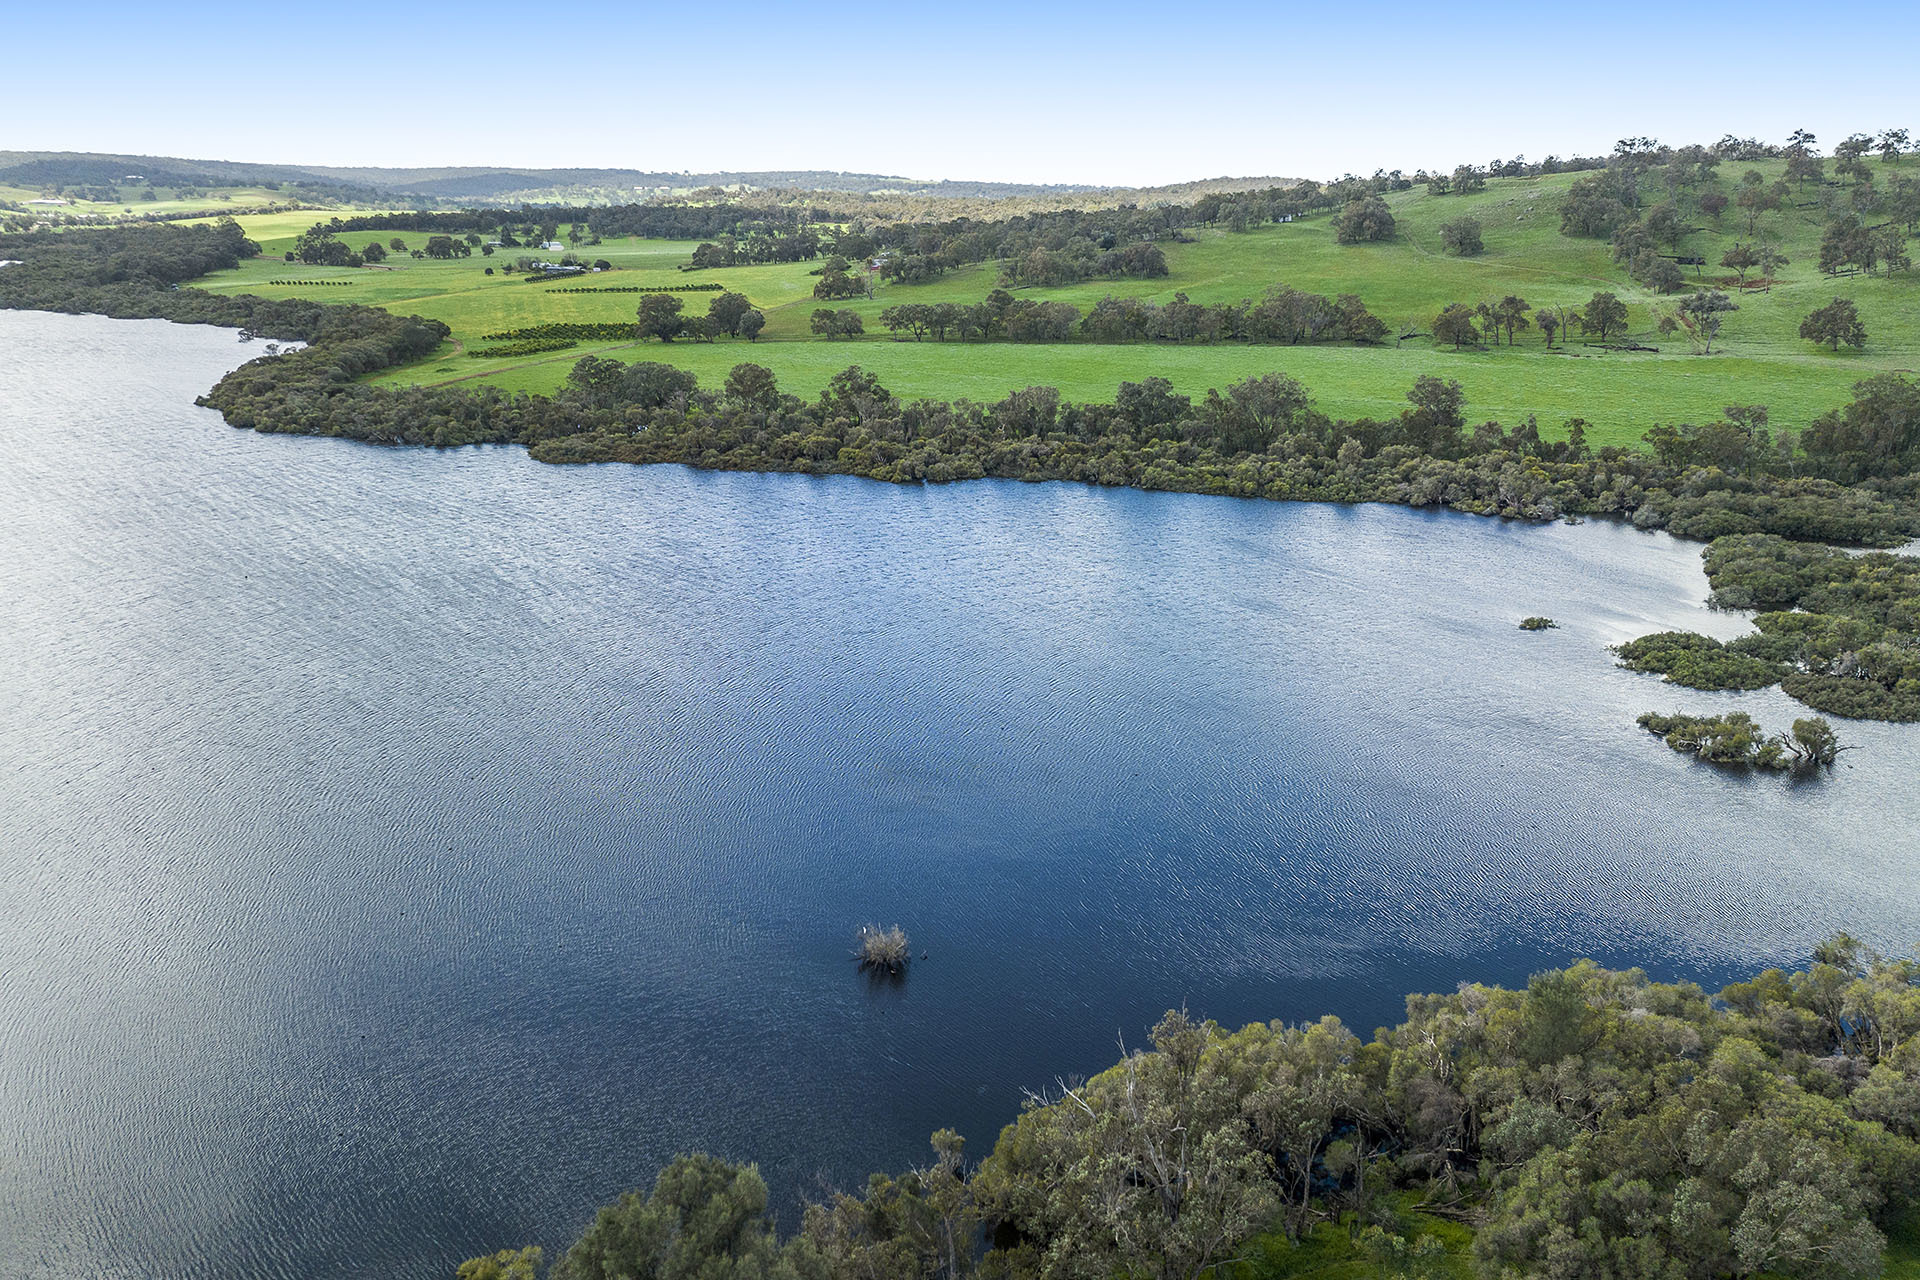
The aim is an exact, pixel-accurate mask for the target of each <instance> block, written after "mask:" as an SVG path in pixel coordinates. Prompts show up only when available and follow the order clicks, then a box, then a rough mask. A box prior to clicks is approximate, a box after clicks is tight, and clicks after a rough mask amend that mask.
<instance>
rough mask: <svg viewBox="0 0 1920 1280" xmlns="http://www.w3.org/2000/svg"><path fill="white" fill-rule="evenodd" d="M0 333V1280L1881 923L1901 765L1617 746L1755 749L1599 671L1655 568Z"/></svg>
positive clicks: (83, 322) (185, 1271)
mask: <svg viewBox="0 0 1920 1280" xmlns="http://www.w3.org/2000/svg"><path fill="white" fill-rule="evenodd" d="M0 350H4V351H5V352H6V353H7V359H6V360H5V361H0V419H3V420H4V424H5V430H4V431H3V432H0V550H3V551H4V554H0V771H3V772H0V788H3V790H0V794H3V795H4V797H5V806H4V807H5V813H6V820H5V823H4V825H3V826H0V973H3V974H4V975H5V981H4V982H0V1027H4V1028H5V1031H4V1033H3V1034H0V1152H4V1153H5V1157H4V1160H0V1243H4V1244H5V1246H6V1247H5V1248H4V1249H3V1250H0V1274H5V1275H21V1276H39V1275H69V1274H90V1275H104V1276H128V1277H132V1276H152V1275H168V1276H172V1275H209V1274H247V1275H258V1276H269V1277H279V1276H284V1277H334V1276H342V1277H344V1276H349V1275H364V1274H392V1275H404V1276H434V1275H446V1274H450V1272H451V1269H452V1267H453V1265H454V1264H455V1263H456V1262H458V1261H459V1260H460V1259H461V1258H464V1257H466V1256H469V1255H471V1254H474V1253H478V1252H481V1251H483V1250H491V1249H494V1248H497V1247H500V1246H502V1245H506V1244H519V1243H526V1242H540V1243H544V1244H546V1245H548V1246H550V1247H553V1246H560V1245H564V1243H565V1242H566V1241H567V1240H568V1239H569V1238H571V1236H572V1235H573V1234H574V1232H575V1231H576V1230H577V1229H578V1228H579V1226H580V1225H582V1224H583V1222H584V1221H585V1219H586V1218H587V1216H588V1215H589V1214H590V1211H591V1208H592V1206H593V1205H595V1204H596V1203H598V1202H600V1201H602V1200H605V1199H609V1198H611V1197H612V1196H614V1195H615V1194H617V1193H618V1192H619V1191H621V1190H622V1189H624V1188H626V1187H628V1186H631V1185H634V1184H636V1183H640V1182H644V1181H646V1180H648V1179H650V1178H651V1176H652V1174H653V1172H654V1170H655V1169H656V1168H657V1167H658V1165H659V1164H660V1163H661V1162H662V1161H663V1160H664V1159H665V1158H666V1157H668V1156H669V1155H671V1154H672V1153H673V1152H675V1151H677V1150H683V1149H688V1148H695V1147H698V1148H704V1149H708V1150H713V1151H716V1152H719V1153H722V1154H725V1155H728V1156H732V1157H736V1158H743V1159H756V1160H758V1161H759V1162H760V1163H761V1165H762V1167H763V1168H764V1169H765V1170H766V1172H767V1173H768V1175H769V1178H770V1180H771V1181H772V1183H773V1184H774V1188H775V1195H776V1201H777V1203H779V1204H780V1205H781V1206H783V1207H785V1208H788V1209H789V1210H790V1208H791V1206H792V1204H793V1203H794V1199H795V1197H796V1196H798V1195H799V1194H801V1193H804V1192H814V1191H817V1190H818V1188H819V1187H820V1185H821V1180H822V1179H825V1180H826V1181H828V1182H831V1183H837V1184H841V1185H849V1184H853V1183H856V1182H857V1181H859V1180H860V1179H861V1178H862V1177H863V1176H864V1174H865V1172H866V1171H867V1170H868V1169H871V1168H879V1167H898V1166H900V1165H902V1164H904V1163H906V1162H908V1161H918V1160H920V1159H921V1158H922V1157H923V1155H924V1154H925V1146H924V1144H925V1140H926V1136H927V1134H928V1133H930V1132H931V1131H932V1130H933V1129H934V1128H935V1127H937V1126H939V1125H942V1124H953V1125H955V1126H956V1127H958V1128H960V1129H961V1130H962V1131H963V1132H964V1133H966V1134H967V1136H968V1137H969V1138H970V1139H971V1141H972V1143H973V1147H974V1150H975V1152H976V1154H983V1153H984V1152H985V1150H986V1149H987V1148H988V1146H990V1144H991V1142H992V1139H993V1136H994V1134H995V1132H996V1131H997V1130H998V1127H999V1126H1000V1125H1001V1124H1002V1123H1004V1122H1006V1121H1007V1120H1009V1119H1011V1118H1012V1116H1013V1115H1014V1114H1015V1112H1016V1110H1017V1108H1018V1104H1019V1098H1020V1091H1021V1089H1022V1087H1040V1086H1044V1085H1047V1084H1049V1083H1050V1082H1052V1081H1053V1080H1054V1078H1055V1077H1056V1076H1069V1075H1073V1074H1076V1073H1081V1074H1084V1073H1087V1072H1090V1071H1093V1070H1097V1069H1099V1068H1101V1067H1103V1066H1105V1065H1107V1064H1108V1063H1109V1062H1111V1061H1112V1060H1113V1058H1114V1057H1115V1055H1116V1052H1117V1049H1116V1044H1115V1040H1116V1036H1117V1035H1120V1036H1124V1037H1125V1038H1126V1040H1127V1041H1128V1043H1137V1042H1139V1041H1141V1040H1142V1039H1143V1038H1144V1033H1145V1028H1146V1027H1147V1025H1148V1024H1150V1023H1151V1022H1152V1021H1153V1020H1154V1019H1155V1017H1156V1016H1157V1015H1158V1014H1159V1012H1160V1011H1161V1010H1163V1009H1165V1008H1167V1007H1168V1006H1169V1005H1175V1004H1179V1003H1181V1002H1182V1001H1185V1002H1186V1003H1187V1004H1188V1005H1189V1006H1190V1007H1191V1008H1192V1009H1193V1010H1194V1011H1196V1012H1199V1013H1205V1014H1207V1015H1211V1016H1213V1017H1216V1018H1219V1019H1220V1020H1222V1021H1223V1022H1228V1023H1235V1024H1237V1023H1241V1022H1245V1021H1248V1020H1252V1019H1258V1018H1271V1017H1279V1018H1289V1019H1292V1018H1301V1017H1308V1016H1315V1015H1318V1014H1319V1013H1321V1012H1326V1011H1331V1012H1337V1013H1339V1014H1341V1015H1342V1016H1343V1017H1346V1018H1348V1019H1349V1020H1351V1021H1353V1022H1354V1023H1356V1024H1357V1025H1359V1026H1360V1027H1362V1028H1371V1027H1372V1026H1373V1025H1375V1024H1376V1023H1378V1022H1381V1021H1386V1020H1392V1019H1395V1018H1396V1017H1397V1015H1398V1013H1399V1011H1400V1008H1401V998H1402V996H1403V994H1404V993H1405V992H1407V991H1409V990H1416V989H1420V990H1426V989H1446V988H1450V987H1451V986H1452V985H1453V984H1454V983H1456V982H1458V981H1460V980H1462V979H1485V980H1489V981H1504V982H1520V981H1524V979H1525V977H1526V975H1527V974H1528V972H1530V971H1532V970H1535V969H1539V968H1542V967H1545V966H1547V965H1551V964H1558V963H1562V962H1564V961H1566V960H1568V959H1570V958H1572V957H1574V956H1577V955H1592V956H1595V957H1597V958H1600V959H1603V960H1608V961H1615V962H1621V963H1643V964H1645V965H1647V966H1648V967H1649V968H1650V969H1651V970H1653V971H1654V972H1655V973H1656V974H1657V975H1659V976H1662V977H1694V978H1699V979H1701V980H1703V981H1706V982H1708V983H1710V984H1718V983H1719V982H1721V981H1723V980H1725V979H1726V978H1727V977H1730V976H1732V975H1734V974H1736V973H1739V972H1744V971H1746V970H1748V969H1750V968H1752V967H1754V966H1755V965H1758V964H1762V963H1765V962H1769V961H1773V960H1791V959H1798V958H1803V957H1804V956H1805V954H1806V952H1807V951H1808V949H1809V948H1810V947H1811V945H1812V944H1813V943H1814V942H1815V941H1817V940H1818V939H1819V938H1821V937H1822V936H1824V935H1826V934H1828V933H1830V932H1831V931H1833V930H1835V929H1837V928H1842V927H1845V928H1849V929H1851V930H1853V931H1855V932H1856V933H1860V934H1862V935H1864V936H1867V937H1870V938H1872V939H1873V940H1875V941H1877V942H1880V943H1882V944H1885V945H1890V946H1891V945H1902V946H1904V945H1905V944H1906V943H1908V942H1910V941H1912V940H1913V939H1914V938H1915V937H1916V936H1920V909H1917V908H1916V907H1915V905H1914V904H1915V902H1916V901H1920V869H1916V866H1915V862H1914V859H1913V857H1912V854H1911V846H1912V843H1913V836H1914V833H1915V832H1916V831H1920V788H1915V787H1914V785H1913V778H1914V776H1915V770H1916V766H1917V765H1920V732H1916V731H1915V729H1914V728H1913V727H1911V726H1892V725H1875V724H1854V723H1849V722H1840V725H1839V727H1840V729H1841V733H1842V735H1843V737H1844V738H1845V739H1846V740H1847V741H1849V742H1852V743H1856V744H1858V745H1859V746H1860V747H1861V749H1860V750H1858V751H1854V752H1849V753H1847V754H1846V755H1845V756H1843V757H1842V761H1843V763H1842V765H1841V767H1840V768H1839V769H1838V770H1836V771H1835V773H1834V774H1833V775H1832V776H1831V777H1829V778H1824V779H1819V780H1814V781H1811V782H1796V781H1794V780H1792V779H1781V778H1773V777H1754V778H1738V777H1728V776H1725V775H1720V774H1715V773H1711V772H1708V771H1706V770H1704V769H1703V767H1702V766H1698V765H1695V764H1691V763H1689V762H1688V761H1687V760H1684V759H1682V758H1681V757H1680V756H1678V755H1676V754H1675V753H1673V752H1670V751H1667V750H1666V749H1665V748H1663V747H1662V746H1661V745H1660V744H1659V743H1658V742H1657V741H1655V740H1654V739H1652V738H1651V737H1649V736H1647V735H1646V734H1644V733H1642V732H1641V731H1640V730H1638V729H1636V728H1635V727H1634V725H1633V717H1634V715H1635V714H1636V713H1637V712H1639V711H1642V710H1646V709H1649V708H1661V709H1666V708H1673V707H1680V708H1685V709H1689V710H1703V709H1708V708H1720V707H1739V708H1743V709H1748V710H1751V711H1753V712H1754V714H1755V715H1756V716H1758V717H1759V718H1761V719H1762V720H1763V721H1764V722H1767V723H1769V724H1775V725H1777V724H1784V723H1785V722H1786V721H1787V720H1789V719H1791V718H1792V716H1793V715H1795V714H1804V709H1803V708H1799V707H1798V705H1797V704H1795V703H1793V702H1791V701H1790V700H1788V699H1786V698H1785V697H1784V696H1782V695H1780V694H1778V693H1777V692H1771V691H1770V692H1767V693H1763V694H1758V695H1715V694H1698V693H1689V692H1686V691H1683V690H1676V689H1670V688H1667V687H1664V686H1661V685H1659V684H1657V683H1656V682H1654V681H1653V680H1652V679H1650V678H1647V677H1640V676H1635V675H1632V674H1630V673H1627V672H1624V671H1620V670H1618V669H1616V668H1615V667H1614V666H1613V664H1612V661H1611V659H1610V657H1609V656H1608V655H1607V654H1606V652H1605V651H1604V646H1605V645H1606V644H1608V643H1611V642H1614V641H1617V640H1620V639H1623V638H1627V637H1630V636H1633V635H1637V634H1640V633H1643V632H1646V631H1649V630H1655V629H1659V628H1665V627H1692V628H1696V629H1702V630H1708V631H1711V632H1713V633H1715V634H1718V635H1722V636H1727V635H1733V634H1738V633H1739V632H1740V631H1742V630H1743V629H1745V626H1746V623H1745V621H1744V619H1742V618H1740V617H1738V616H1733V615H1725V614H1721V615H1715V614H1711V613H1708V612H1707V611H1706V610H1704V609H1703V608H1702V607H1701V604H1700V601H1701V600H1702V598H1703V597H1704V595H1705V593H1706V582H1705V579H1704V577H1703V575H1702V574H1701V572H1700V567H1699V548H1698V546H1696V545H1693V544H1687V543H1680V542H1676V541H1674V540H1672V539H1669V538H1667V537H1665V536H1664V535H1654V534H1643V533H1637V532H1635V531H1633V530H1631V529H1627V528H1623V527H1619V526H1612V525H1606V524H1600V523H1590V524H1587V525H1584V526H1581V527H1577V528H1575V527H1568V526H1551V527H1536V526H1524V525H1513V524H1503V523H1500V522H1497V521H1491V520H1482V519H1476V518H1473V517H1466V516H1456V515H1448V514H1441V513H1431V512H1416V511H1408V510H1404V509H1399V508H1392V507H1355V508H1342V507H1328V506H1309V505H1301V504H1278V503H1261V502H1241V501H1234V500H1230V499H1217V498H1205V497H1193V496H1185V495H1171V494H1150V493H1141V492H1135V491H1129V490H1098V489H1090V488H1082V487H1076V486H1069V485H1061V484H1053V485H1039V486H1029V485H1020V484H1015V483H997V482H983V483H973V484H966V485H956V486H948V487H944V488H939V487H936V488H901V487H893V486H887V485H882V484H875V483H870V482H865V481H858V480H850V479H843V478H833V479H813V478H808V477H801V476H778V475H735V474H724V473H721V474H709V473H700V472H695V471H689V470H686V469H683V468H677V467H645V468H638V467H598V468H554V467H544V466H541V465H539V464H536V463H533V462H531V461H530V460H528V458H527V457H526V455H525V454H524V453H523V452H521V451H519V450H517V449H468V450H461V451H457V452H450V453H434V452H429V451H425V450H383V449H377V448H370V447H365V446H359V445H352V444H347V443H344V442H339V441H329V440H315V439H302V438H281V437H266V436H259V435H255V434H253V433H250V432H239V431H234V430H232V429H230V428H228V427H226V426H225V425H223V424H222V423H221V422H220V421H219V419H218V417H217V416H216V415H214V414H212V413H210V412H207V411H204V410H200V409H196V408H194V407H193V405H192V399H193V397H194V396H195V395H197V394H198V393H199V392H201V391H203V390H204V389H205V388H206V387H207V386H209V385H211V383H212V382H213V381H214V380H215V379H216V378H217V377H218V376H219V375H220V373H221V372H223V371H224V370H226V369H228V368H230V367H232V366H233V365H234V364H235V363H237V362H238V360H240V359H244V358H246V357H249V356H251V355H254V354H256V353H257V350H258V349H257V348H255V347H248V346H240V345H237V344H236V343H235V342H234V340H233V335H232V333H231V332H230V331H225V330H215V329H206V328H199V327H184V326H171V325H167V324H164V323H161V322H158V321H132V322H129V321H108V320H102V319H98V318H91V317H68V316H51V315H44V314H33V313H15V312H4V311H0ZM1527 614H1545V615H1548V616H1551V617H1553V618H1555V619H1557V620H1558V621H1559V623H1560V628H1559V629H1558V630H1556V631H1549V632H1545V633H1539V634H1526V633H1522V632H1521V631H1519V630H1518V629H1517V626H1516V623H1517V622H1518V620H1519V619H1520V618H1521V617H1523V616H1525V615H1527ZM866 921H874V922H878V923H881V924H891V923H894V922H896V921H897V922H899V923H900V924H901V925H903V926H904V927H905V928H906V929H907V930H908V931H909V932H910V933H911V934H912V936H913V939H914V944H915V953H916V955H917V954H918V953H919V952H920V951H922V950H924V951H926V952H927V953H928V954H927V958H926V959H925V960H924V961H922V960H919V959H916V960H915V961H914V964H913V968H912V970H911V972H910V975H909V977H908V978H907V979H906V981H905V982H904V983H901V984H898V985H892V984H884V983H882V984H874V983H869V982H868V981H866V980H864V979H862V978H860V977H859V976H858V975H856V973H855V972H854V970H853V966H852V964H851V962H850V960H849V948H850V946H851V943H852V939H853V932H854V929H855V927H856V926H857V925H859V924H860V923H862V922H866Z"/></svg>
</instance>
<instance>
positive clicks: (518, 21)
mask: <svg viewBox="0 0 1920 1280" xmlns="http://www.w3.org/2000/svg"><path fill="white" fill-rule="evenodd" d="M22 9H23V10H24V12H21V13H19V14H17V15H15V16H13V17H11V18H10V19H9V21H8V29H9V37H10V39H9V45H10V47H11V48H12V50H13V51H14V56H10V57H9V58H8V68H7V76H6V79H7V82H8V83H7V90H8V91H7V94H6V103H7V105H6V107H5V108H4V114H0V148H4V149H16V150H63V151H103V152H116V153H125V154H141V155H147V154H153V155H173V156H184V157H189V158H194V159H221V160H251V161H260V162H267V163H285V164H331V165H382V166H387V165H392V166H422V167H427V166H441V165H511V166H536V167H575V166H579V167H604V168H634V169H644V170H660V171H682V170H686V171H692V172H710V171H721V170H766V169H838V170H845V171H852V172H862V173H886V174H901V175H905V176H908V177H913V178H923V179H937V178H955V179H974V180H994V181H1006V182H1037V183H1045V182H1063V183H1091V184H1101V185H1128V186H1132V185H1153V184H1160V183H1167V182H1179V181H1185V180H1189V179H1196V178H1208V177H1221V176H1259V175H1273V176H1280V177H1313V178H1329V177H1335V176H1338V175H1339V174H1341V173H1345V172H1356V173H1371V172H1373V171H1374V170H1375V169H1389V170H1391V169H1396V168H1397V169H1405V170H1408V171H1411V170H1413V169H1416V168H1420V167H1427V168H1439V167H1444V168H1447V169H1451V168H1452V167H1453V166H1454V165H1456V164H1460V163H1467V162H1472V163H1479V164H1484V163H1486V162H1487V161H1489V160H1491V159H1494V158H1496V157H1501V158H1511V157H1513V156H1515V155H1525V156H1527V157H1528V158H1530V159H1539V158H1541V157H1544V156H1546V155H1549V154H1558V155H1570V154H1574V153H1588V154H1591V153H1603V152H1606V151H1609V150H1611V149H1612V146H1613V143H1614V141H1615V140H1616V139H1619V138H1622V137H1627V136H1637V135H1646V136H1650V137H1655V138H1658V139H1660V140H1662V141H1666V142H1673V143H1682V142H1694V141H1701V142H1711V141H1713V140H1715V139H1717V138H1719V137H1721V136H1722V135H1723V134H1726V133H1729V132H1732V133H1737V134H1739V135H1741V136H1743V137H1748V136H1751V137H1760V138H1765V139H1769V140H1776V141H1777V140H1780V139H1783V138H1784V137H1785V136H1786V135H1787V134H1788V133H1790V132H1791V131H1792V130H1794V129H1796V128H1807V129H1810V130H1812V131H1813V132H1814V133H1815V134H1816V135H1817V136H1818V137H1819V139H1820V140H1821V143H1822V144H1823V146H1825V145H1830V144H1831V143H1832V142H1833V141H1835V140H1838V139H1839V138H1841V137H1844V136H1845V135H1846V134H1848V133H1852V132H1856V131H1865V132H1876V131H1878V130H1880V129H1883V128H1889V127H1904V128H1908V129H1911V130H1913V131H1914V133H1915V135H1916V137H1920V83H1917V81H1916V77H1915V75H1914V73H1913V61H1912V59H1913V53H1912V48H1913V42H1912V35H1913V30H1914V28H1913V22H1912V17H1911V12H1910V10H1908V8H1907V7H1906V5H1904V4H1902V5H1896V4H1893V3H1883V2H1880V0H1872V2H1869V3H1858V4H1854V3H1840V4H1827V5H1824V6H1809V5H1804V4H1803V5H1800V6H1797V7H1791V8H1790V7H1788V6H1786V5H1783V4H1777V3H1773V2H1772V0H1753V2H1752V3H1747V4H1739V5H1732V4H1718V3H1702V4H1693V5H1682V4H1673V3H1664V4H1646V3H1641V2H1640V0H1623V2H1621V3H1613V2H1611V0H1609V2H1608V3H1604V4H1603V3H1598V2H1597V0H1595V2H1589V3H1570V2H1568V0H1535V3H1530V4H1525V5H1521V4H1505V3H1496V4H1453V5H1449V4H1445V3H1441V2H1439V0H1426V2H1424V3H1418V4H1411V3H1400V2H1399V0H1387V2H1373V3H1366V2H1358V3H1356V2H1351V0H1349V2H1347V3H1341V2H1339V0H1313V3H1309V4H1292V3H1265V4H1240V3H1216V4H1210V5H1180V4H1173V3H1161V4H1157V5H1151V6H1149V5H1139V4H1132V3H1122V2H1115V3H1109V4H1103V5H1092V4H1048V3H1038V2H1036V3H1011V2H1007V0H979V2H978V3H970V4H955V5H947V6H939V7H935V6H930V5H913V4H910V3H894V4H889V5H881V4H869V3H859V2H856V3H843V4H835V5H832V6H827V5H817V4H779V3H772V2H770V0H734V2H733V3H729V4H726V5H718V4H706V5H702V4H698V3H682V4H679V5H674V6H659V5H652V4H647V3H625V4H612V3H601V2H600V0H573V2H571V3H564V4H558V5H550V4H543V5H525V4H521V5H499V4H493V3H479V4H473V5H466V6H428V5H417V4H415V5H409V4H399V5H394V4H388V5H371V4H363V3H358V2H357V0H346V2H344V3H335V4H325V3H322V4H317V5H301V6H294V5H272V4H267V5H262V4H258V3H255V4H247V5H226V4H218V3H208V4H196V5H158V4H154V3H152V2H151V0H137V2H134V0H100V2H99V3H95V4H90V5H88V6H86V8H85V9H84V18H76V16H75V15H76V14H77V13H80V12H82V11H77V10H69V9H66V8H65V7H64V6H55V5H33V6H22ZM22 51H30V52H31V55H32V56H25V57H23V56H19V55H20V54H21V53H22Z"/></svg>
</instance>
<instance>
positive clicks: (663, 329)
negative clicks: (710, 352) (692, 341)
mask: <svg viewBox="0 0 1920 1280" xmlns="http://www.w3.org/2000/svg"><path fill="white" fill-rule="evenodd" d="M680 305H681V304H680V299H679V298H677V297H675V296H674V295H673V294H671V293H650V294H648V295H647V296H646V297H644V298H642V299H640V309H639V311H638V312H636V314H637V315H638V317H639V320H640V324H639V333H640V337H641V338H642V339H643V340H644V339H646V338H658V339H660V341H662V342H672V341H673V340H674V339H675V338H677V337H679V336H680V334H681V333H682V331H684V330H685V328H686V322H685V321H684V320H683V319H681V317H680Z"/></svg>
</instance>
